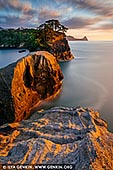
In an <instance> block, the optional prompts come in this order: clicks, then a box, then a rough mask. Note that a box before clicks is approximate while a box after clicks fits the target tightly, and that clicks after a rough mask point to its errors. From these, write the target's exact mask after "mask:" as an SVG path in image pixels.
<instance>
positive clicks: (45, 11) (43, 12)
mask: <svg viewBox="0 0 113 170" xmlns="http://www.w3.org/2000/svg"><path fill="white" fill-rule="evenodd" d="M60 16H61V14H60V12H59V11H56V10H53V9H51V10H50V9H49V8H41V9H40V11H39V13H38V19H39V22H40V23H42V22H44V21H45V20H48V19H52V18H54V19H58V18H60Z"/></svg>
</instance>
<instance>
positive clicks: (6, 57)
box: [0, 49, 29, 68]
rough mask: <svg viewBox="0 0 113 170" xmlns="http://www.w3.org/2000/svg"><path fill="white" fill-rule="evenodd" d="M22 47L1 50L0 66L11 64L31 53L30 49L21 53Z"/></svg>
mask: <svg viewBox="0 0 113 170" xmlns="http://www.w3.org/2000/svg"><path fill="white" fill-rule="evenodd" d="M20 50H21V49H7V50H5V49H3V50H0V68H2V67H5V66H7V65H8V64H11V63H13V62H15V61H17V60H18V59H20V58H21V57H23V56H25V55H26V54H28V53H29V50H26V51H25V52H22V53H19V51H20Z"/></svg>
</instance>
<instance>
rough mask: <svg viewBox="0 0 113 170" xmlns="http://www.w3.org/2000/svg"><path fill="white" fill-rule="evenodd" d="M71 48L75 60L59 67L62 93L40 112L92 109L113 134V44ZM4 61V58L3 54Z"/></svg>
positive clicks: (92, 44)
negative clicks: (78, 108) (73, 107)
mask: <svg viewBox="0 0 113 170" xmlns="http://www.w3.org/2000/svg"><path fill="white" fill-rule="evenodd" d="M70 46H71V50H72V52H73V54H74V56H75V59H74V60H72V61H69V62H61V63H60V66H61V69H62V71H63V75H64V80H63V87H62V91H61V93H60V94H59V95H58V96H57V97H56V98H55V99H54V100H52V101H49V102H43V104H42V105H41V106H40V107H39V108H38V109H41V108H44V109H48V108H51V107H54V106H83V107H93V108H94V109H95V110H98V111H99V112H100V113H101V115H100V116H101V117H102V118H103V119H105V120H106V121H107V122H108V125H109V130H110V131H112V132H113V123H112V122H113V76H112V75H113V52H112V51H113V50H112V47H113V42H70ZM8 55H9V53H8ZM18 55H20V54H18ZM9 56H10V57H12V56H13V55H12V54H11V55H9ZM14 56H15V55H14ZM18 57H19V56H17V58H18ZM1 59H2V61H3V60H5V57H4V58H2V57H1V53H0V60H1ZM12 59H13V58H12ZM4 62H5V63H6V64H7V63H8V62H7V61H4ZM0 63H1V61H0Z"/></svg>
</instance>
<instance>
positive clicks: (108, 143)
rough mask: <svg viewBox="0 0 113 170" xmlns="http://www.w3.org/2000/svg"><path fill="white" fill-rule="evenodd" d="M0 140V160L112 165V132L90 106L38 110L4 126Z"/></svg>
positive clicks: (78, 166)
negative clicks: (19, 121) (21, 119)
mask: <svg viewBox="0 0 113 170" xmlns="http://www.w3.org/2000/svg"><path fill="white" fill-rule="evenodd" d="M39 115H40V116H41V118H39ZM0 141H1V142H0V164H29V165H30V164H73V167H74V169H75V170H84V169H86V170H91V169H92V170H98V169H99V170H108V169H109V170H112V169H113V134H111V133H110V132H108V131H107V124H106V122H104V121H103V120H102V119H100V118H99V113H98V112H95V111H94V110H92V109H89V108H87V109H84V108H81V107H78V108H74V107H73V108H68V107H55V108H52V109H50V110H48V111H43V112H41V113H39V112H38V113H35V114H34V115H33V116H32V117H31V118H30V119H29V120H24V121H22V122H21V123H12V124H9V125H6V126H5V125H4V126H2V127H1V128H0Z"/></svg>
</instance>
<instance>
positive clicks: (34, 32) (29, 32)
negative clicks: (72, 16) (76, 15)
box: [0, 19, 68, 51]
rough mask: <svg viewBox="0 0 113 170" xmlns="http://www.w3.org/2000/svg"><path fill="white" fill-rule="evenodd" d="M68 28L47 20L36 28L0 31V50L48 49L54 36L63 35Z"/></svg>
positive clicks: (57, 22)
mask: <svg viewBox="0 0 113 170" xmlns="http://www.w3.org/2000/svg"><path fill="white" fill-rule="evenodd" d="M67 29H68V28H66V27H65V26H63V25H62V24H61V23H60V22H59V21H58V20H54V19H52V20H48V21H45V23H44V24H41V25H40V26H39V27H37V28H22V27H21V28H18V29H12V28H11V29H3V28H1V29H0V47H1V48H27V49H29V50H30V51H35V50H37V49H44V48H45V49H46V48H49V46H48V42H50V41H51V40H52V39H54V35H57V34H58V35H59V33H63V34H64V33H65V32H66V31H67Z"/></svg>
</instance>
